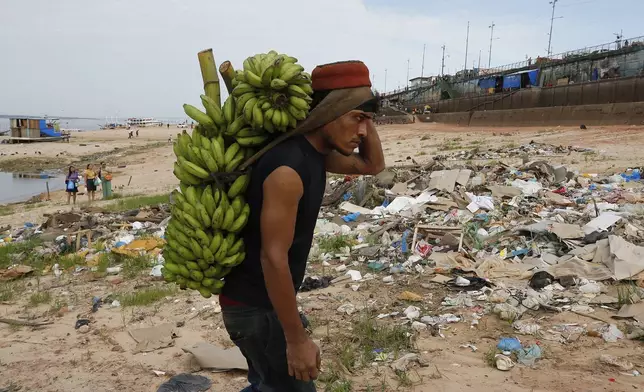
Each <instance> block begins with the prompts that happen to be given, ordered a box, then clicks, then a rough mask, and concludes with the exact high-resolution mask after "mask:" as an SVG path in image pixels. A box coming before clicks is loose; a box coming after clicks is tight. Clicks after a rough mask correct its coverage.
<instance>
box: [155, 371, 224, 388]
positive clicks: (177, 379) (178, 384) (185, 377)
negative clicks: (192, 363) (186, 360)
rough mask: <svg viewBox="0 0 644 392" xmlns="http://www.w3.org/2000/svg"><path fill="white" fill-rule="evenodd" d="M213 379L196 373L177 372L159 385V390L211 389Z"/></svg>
mask: <svg viewBox="0 0 644 392" xmlns="http://www.w3.org/2000/svg"><path fill="white" fill-rule="evenodd" d="M211 386H212V381H210V379H208V378H207V377H204V376H198V375H195V374H188V373H183V374H177V375H176V376H173V377H172V378H170V379H169V380H168V381H166V382H164V383H163V384H161V386H159V389H157V392H203V391H207V390H208V389H210V387H211Z"/></svg>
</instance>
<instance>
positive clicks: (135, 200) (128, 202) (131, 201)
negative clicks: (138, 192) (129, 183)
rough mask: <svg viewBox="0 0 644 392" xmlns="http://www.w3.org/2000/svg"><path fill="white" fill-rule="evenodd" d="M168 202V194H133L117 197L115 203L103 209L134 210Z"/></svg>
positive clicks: (113, 210)
mask: <svg viewBox="0 0 644 392" xmlns="http://www.w3.org/2000/svg"><path fill="white" fill-rule="evenodd" d="M169 202H170V195H168V194H165V195H155V196H134V197H127V198H123V199H119V200H118V201H117V202H116V203H112V204H108V205H107V206H106V207H105V209H106V210H107V211H112V212H122V211H129V210H135V209H137V208H141V207H146V206H153V205H158V204H167V203H169Z"/></svg>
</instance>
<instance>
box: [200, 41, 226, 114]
mask: <svg viewBox="0 0 644 392" xmlns="http://www.w3.org/2000/svg"><path fill="white" fill-rule="evenodd" d="M197 57H198V58H199V66H200V67H201V78H202V79H203V89H204V92H205V93H206V95H207V96H208V97H210V98H212V99H213V100H214V101H215V102H216V103H217V105H218V106H220V107H221V96H220V92H219V76H217V66H216V65H215V57H214V56H213V54H212V49H206V50H202V51H201V52H199V53H198V54H197Z"/></svg>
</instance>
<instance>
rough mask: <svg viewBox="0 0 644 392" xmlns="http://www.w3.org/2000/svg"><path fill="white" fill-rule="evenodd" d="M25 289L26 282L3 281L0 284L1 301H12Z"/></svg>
mask: <svg viewBox="0 0 644 392" xmlns="http://www.w3.org/2000/svg"><path fill="white" fill-rule="evenodd" d="M24 291H25V285H24V283H22V282H20V281H17V282H3V283H2V284H0V301H11V300H13V299H15V298H16V297H17V296H18V295H20V294H21V293H22V292H24Z"/></svg>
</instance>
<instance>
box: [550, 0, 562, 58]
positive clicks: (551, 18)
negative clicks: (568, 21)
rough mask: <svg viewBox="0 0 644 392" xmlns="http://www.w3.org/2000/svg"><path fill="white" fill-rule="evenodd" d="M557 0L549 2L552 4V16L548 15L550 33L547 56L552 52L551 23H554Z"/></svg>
mask: <svg viewBox="0 0 644 392" xmlns="http://www.w3.org/2000/svg"><path fill="white" fill-rule="evenodd" d="M558 1H559V0H552V1H551V2H550V4H552V16H551V17H550V33H549V34H548V57H550V55H551V54H552V51H551V48H552V25H553V24H554V23H555V7H556V6H557V2H558Z"/></svg>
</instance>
